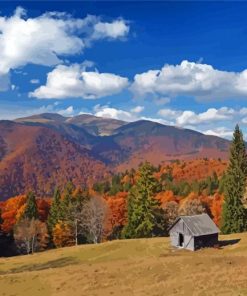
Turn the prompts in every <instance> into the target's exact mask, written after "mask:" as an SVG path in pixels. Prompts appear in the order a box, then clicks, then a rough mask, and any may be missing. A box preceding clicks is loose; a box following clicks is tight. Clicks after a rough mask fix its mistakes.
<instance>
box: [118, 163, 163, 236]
mask: <svg viewBox="0 0 247 296" xmlns="http://www.w3.org/2000/svg"><path fill="white" fill-rule="evenodd" d="M153 172H154V168H153V167H152V166H151V165H150V164H149V163H147V162H146V163H144V164H143V165H142V166H141V167H140V169H139V178H138V180H137V182H136V185H135V186H133V188H132V189H131V190H130V193H129V197H128V223H127V225H126V226H125V228H124V230H123V236H124V237H126V238H140V237H151V236H153V235H158V233H160V234H161V232H162V231H163V230H164V229H162V226H163V223H162V219H161V215H160V209H159V202H158V201H157V200H156V199H155V198H154V195H155V194H156V193H157V190H158V188H159V184H158V181H157V180H156V179H155V177H154V175H153Z"/></svg>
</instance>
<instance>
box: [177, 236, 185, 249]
mask: <svg viewBox="0 0 247 296" xmlns="http://www.w3.org/2000/svg"><path fill="white" fill-rule="evenodd" d="M178 243H179V247H183V246H184V235H183V234H182V233H179V237H178Z"/></svg>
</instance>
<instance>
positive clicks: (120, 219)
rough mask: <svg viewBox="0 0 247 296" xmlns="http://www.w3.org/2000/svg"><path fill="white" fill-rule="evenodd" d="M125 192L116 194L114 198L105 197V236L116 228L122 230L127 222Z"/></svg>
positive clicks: (126, 194)
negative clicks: (106, 209) (106, 207)
mask: <svg viewBox="0 0 247 296" xmlns="http://www.w3.org/2000/svg"><path fill="white" fill-rule="evenodd" d="M127 196H128V193H127V192H118V193H117V194H116V195H115V196H108V197H106V203H107V206H108V211H107V219H106V221H107V222H106V229H105V233H106V236H109V235H111V234H112V232H113V230H114V229H116V228H122V227H123V226H124V225H125V224H126V220H127Z"/></svg>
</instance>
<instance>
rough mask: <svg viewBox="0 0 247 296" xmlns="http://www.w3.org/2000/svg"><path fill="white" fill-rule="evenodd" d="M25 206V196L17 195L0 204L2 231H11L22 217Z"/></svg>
mask: <svg viewBox="0 0 247 296" xmlns="http://www.w3.org/2000/svg"><path fill="white" fill-rule="evenodd" d="M25 204H26V196H25V195H18V196H16V197H12V198H9V199H8V200H6V201H5V202H4V203H3V204H2V208H1V210H2V219H3V224H2V230H3V231H4V232H6V233H9V232H11V231H12V230H13V227H14V225H15V224H16V222H17V221H18V219H19V218H20V216H21V215H22V213H23V211H24V209H25Z"/></svg>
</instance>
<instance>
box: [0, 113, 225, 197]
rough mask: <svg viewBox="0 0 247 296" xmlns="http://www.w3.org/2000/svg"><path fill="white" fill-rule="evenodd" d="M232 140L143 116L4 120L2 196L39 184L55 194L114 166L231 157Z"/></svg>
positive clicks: (40, 190) (42, 191) (0, 124)
mask: <svg viewBox="0 0 247 296" xmlns="http://www.w3.org/2000/svg"><path fill="white" fill-rule="evenodd" d="M228 149H229V141H228V140H226V139H222V138H219V137H215V136H209V135H204V134H202V133H199V132H196V131H193V130H189V129H182V128H177V127H174V126H167V125H162V124H160V123H156V122H152V121H147V120H140V121H136V122H131V123H128V122H124V121H120V120H116V119H109V118H100V117H96V116H93V115H89V114H82V115H78V116H74V117H64V116H61V115H59V114H51V113H44V114H39V115H33V116H30V117H25V118H19V119H16V120H14V121H7V120H2V121H0V199H2V200H3V199H6V198H8V197H11V196H14V195H17V194H20V193H24V192H26V191H28V190H34V191H35V192H36V193H37V195H39V196H50V195H51V193H52V191H53V189H54V187H55V186H64V184H65V183H66V182H67V181H68V180H72V181H73V182H74V183H75V184H76V185H91V184H93V183H94V182H96V181H99V180H102V179H104V178H107V176H109V175H110V174H111V173H112V172H116V171H123V170H126V169H130V168H132V167H134V168H135V167H137V166H138V164H139V163H140V162H143V161H145V160H147V161H150V162H152V163H153V164H155V165H157V164H160V163H161V162H164V161H169V160H174V159H183V160H186V159H196V158H204V157H207V158H222V159H227V157H228Z"/></svg>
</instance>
